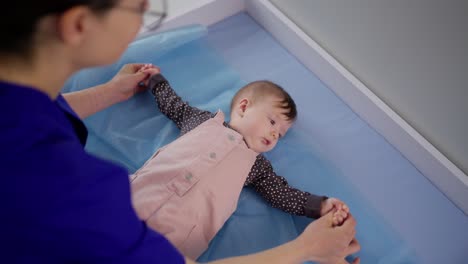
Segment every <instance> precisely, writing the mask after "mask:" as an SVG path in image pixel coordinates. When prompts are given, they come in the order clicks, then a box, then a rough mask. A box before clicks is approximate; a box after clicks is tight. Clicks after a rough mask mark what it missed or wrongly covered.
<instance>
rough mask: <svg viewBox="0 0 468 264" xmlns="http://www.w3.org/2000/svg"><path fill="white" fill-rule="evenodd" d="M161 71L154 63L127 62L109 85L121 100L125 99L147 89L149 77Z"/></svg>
mask: <svg viewBox="0 0 468 264" xmlns="http://www.w3.org/2000/svg"><path fill="white" fill-rule="evenodd" d="M159 72H160V70H159V68H158V67H156V66H154V65H152V64H143V63H132V64H125V65H124V66H123V67H122V68H121V69H120V71H119V72H118V73H117V74H116V75H115V76H114V77H113V78H112V79H111V80H110V81H109V82H108V83H107V86H108V87H109V89H110V90H111V91H112V92H113V93H114V95H115V96H116V97H118V99H119V101H125V100H128V99H130V98H131V97H132V96H133V95H135V94H136V93H138V92H142V91H144V90H146V88H147V87H146V84H147V81H148V79H149V78H150V77H151V76H152V75H154V74H157V73H159Z"/></svg>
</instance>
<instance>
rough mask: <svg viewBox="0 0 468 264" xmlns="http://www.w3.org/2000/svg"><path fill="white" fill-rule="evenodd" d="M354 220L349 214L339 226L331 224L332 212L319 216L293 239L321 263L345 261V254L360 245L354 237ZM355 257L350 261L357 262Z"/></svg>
mask: <svg viewBox="0 0 468 264" xmlns="http://www.w3.org/2000/svg"><path fill="white" fill-rule="evenodd" d="M355 235H356V220H355V219H354V217H353V216H352V215H351V214H348V217H347V218H346V220H345V221H344V223H343V224H342V225H341V226H334V225H333V212H332V211H330V212H329V213H328V214H326V215H324V216H322V217H320V218H319V219H317V220H315V221H314V222H312V223H311V224H309V225H308V226H307V227H306V229H305V230H304V232H303V233H302V234H301V235H300V236H299V237H298V238H297V239H296V240H295V241H294V242H295V243H300V244H301V245H302V246H303V247H304V248H305V251H306V252H309V254H306V255H309V256H313V258H311V259H310V260H312V261H316V262H318V263H323V264H325V263H326V264H332V263H333V264H335V263H347V262H346V260H344V259H345V257H346V256H348V255H351V254H354V253H356V252H357V251H359V250H360V245H359V243H358V241H357V240H356V239H355ZM359 261H360V260H359V259H355V260H354V261H353V262H352V263H353V264H355V263H359Z"/></svg>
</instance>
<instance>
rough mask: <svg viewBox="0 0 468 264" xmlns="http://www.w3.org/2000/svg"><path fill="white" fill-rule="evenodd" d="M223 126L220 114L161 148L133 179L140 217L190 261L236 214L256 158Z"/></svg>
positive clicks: (234, 134)
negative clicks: (189, 258)
mask: <svg viewBox="0 0 468 264" xmlns="http://www.w3.org/2000/svg"><path fill="white" fill-rule="evenodd" d="M223 121H224V114H223V113H222V112H221V111H219V112H218V113H217V114H216V116H215V117H214V118H210V119H209V120H207V121H205V122H204V123H202V124H201V125H199V126H198V127H196V128H195V129H193V130H191V131H189V132H188V133H186V134H185V135H183V136H182V137H180V138H178V139H177V140H175V141H174V142H172V143H170V144H169V145H167V146H165V147H163V148H161V149H159V150H158V151H157V152H156V153H155V154H154V155H153V156H152V157H151V158H150V159H149V160H148V161H147V162H146V163H145V165H143V167H142V168H141V169H139V170H138V171H137V172H135V174H133V175H132V176H131V181H132V185H131V187H132V200H133V205H134V207H135V209H136V211H137V213H138V216H139V217H140V218H141V219H143V220H144V221H146V222H147V224H148V225H149V226H150V227H152V228H153V229H155V230H157V231H158V232H160V233H162V234H164V235H165V236H166V237H167V238H168V239H169V240H170V241H171V242H172V243H173V244H174V245H175V246H176V247H177V248H178V249H179V250H180V251H181V252H182V253H183V254H184V255H185V256H188V257H191V258H193V259H196V258H198V257H199V256H200V255H201V254H202V253H203V251H205V250H206V249H207V247H208V243H209V242H210V241H211V239H213V237H214V236H215V235H216V233H217V232H218V231H219V230H220V229H221V227H222V226H223V224H224V223H225V222H226V220H227V219H228V218H229V217H230V216H231V215H232V213H233V212H234V210H235V209H236V207H237V201H238V198H239V195H240V192H241V190H242V187H243V185H244V183H245V180H246V178H247V176H248V174H249V172H250V169H251V168H252V166H253V164H254V162H255V159H256V157H257V155H258V153H256V152H254V151H252V150H250V149H249V148H248V147H247V145H246V144H245V142H244V140H243V138H242V136H241V135H240V134H239V133H237V132H236V131H234V130H232V129H230V128H227V127H225V126H224V125H223Z"/></svg>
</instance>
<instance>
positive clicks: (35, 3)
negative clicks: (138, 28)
mask: <svg viewBox="0 0 468 264" xmlns="http://www.w3.org/2000/svg"><path fill="white" fill-rule="evenodd" d="M118 1H119V0H8V1H4V2H3V3H2V6H3V7H2V10H3V12H2V15H1V16H0V32H1V34H2V40H1V41H0V54H1V55H20V56H27V55H29V52H30V51H31V49H32V47H33V46H34V43H33V40H34V34H35V33H36V31H37V26H38V22H39V21H40V19H41V18H42V17H44V16H47V15H52V14H61V13H63V12H65V11H67V10H68V9H70V8H73V7H76V6H87V7H89V8H90V9H91V10H93V11H95V12H96V13H104V12H106V11H108V10H109V9H111V8H112V7H114V6H115V5H116V4H117V2H118Z"/></svg>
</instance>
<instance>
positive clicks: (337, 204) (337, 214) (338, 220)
mask: <svg viewBox="0 0 468 264" xmlns="http://www.w3.org/2000/svg"><path fill="white" fill-rule="evenodd" d="M332 210H333V225H334V226H337V225H341V224H342V223H343V222H344V220H346V218H347V217H348V214H349V208H348V206H347V205H346V204H345V203H344V202H342V201H340V200H339V199H336V198H328V199H326V200H325V201H323V202H322V209H321V210H320V215H326V214H327V213H328V212H330V211H332Z"/></svg>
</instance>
